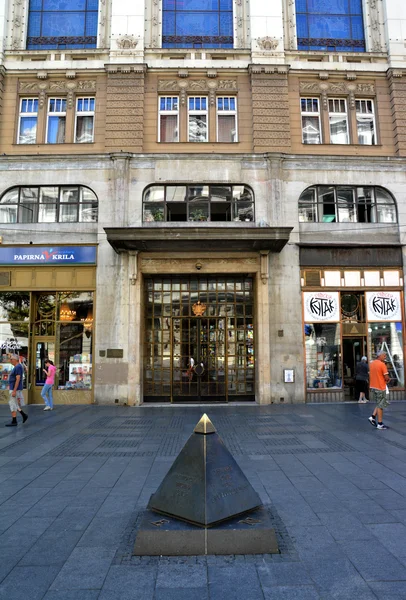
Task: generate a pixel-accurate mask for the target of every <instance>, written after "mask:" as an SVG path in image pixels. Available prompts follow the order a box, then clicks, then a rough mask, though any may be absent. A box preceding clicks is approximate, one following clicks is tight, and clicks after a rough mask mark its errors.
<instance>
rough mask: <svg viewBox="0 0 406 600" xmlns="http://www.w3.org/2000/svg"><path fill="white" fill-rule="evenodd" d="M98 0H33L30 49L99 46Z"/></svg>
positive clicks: (30, 11) (29, 18) (28, 43)
mask: <svg viewBox="0 0 406 600" xmlns="http://www.w3.org/2000/svg"><path fill="white" fill-rule="evenodd" d="M98 7H99V1H98V0H30V4H29V16H28V37H27V48H28V49H29V50H44V49H53V48H60V49H65V48H78V49H82V48H96V46H97V25H98Z"/></svg>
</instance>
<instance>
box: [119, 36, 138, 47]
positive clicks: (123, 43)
mask: <svg viewBox="0 0 406 600" xmlns="http://www.w3.org/2000/svg"><path fill="white" fill-rule="evenodd" d="M138 42H139V40H138V39H136V38H135V37H134V36H133V35H128V34H126V35H120V37H118V38H117V39H116V44H117V47H118V48H120V50H134V48H136V47H137V45H138Z"/></svg>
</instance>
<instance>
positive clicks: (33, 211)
mask: <svg viewBox="0 0 406 600" xmlns="http://www.w3.org/2000/svg"><path fill="white" fill-rule="evenodd" d="M98 204H99V203H98V200H97V196H96V194H95V193H94V192H93V191H92V190H91V189H90V188H87V187H84V186H82V185H53V186H27V187H25V186H18V187H13V188H10V189H9V190H7V191H6V192H4V194H3V195H2V196H1V197H0V224H1V223H90V222H95V221H97V218H98Z"/></svg>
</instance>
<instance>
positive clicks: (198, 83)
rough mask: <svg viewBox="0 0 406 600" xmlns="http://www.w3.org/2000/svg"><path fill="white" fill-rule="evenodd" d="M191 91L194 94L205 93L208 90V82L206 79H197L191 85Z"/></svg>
mask: <svg viewBox="0 0 406 600" xmlns="http://www.w3.org/2000/svg"><path fill="white" fill-rule="evenodd" d="M189 89H190V90H191V91H192V92H204V91H205V90H206V89H207V82H206V80H205V79H195V80H193V81H191V82H190V83H189Z"/></svg>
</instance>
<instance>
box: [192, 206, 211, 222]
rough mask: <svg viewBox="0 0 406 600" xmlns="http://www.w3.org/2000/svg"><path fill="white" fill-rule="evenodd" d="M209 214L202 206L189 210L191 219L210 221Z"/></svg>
mask: <svg viewBox="0 0 406 600" xmlns="http://www.w3.org/2000/svg"><path fill="white" fill-rule="evenodd" d="M208 218H209V217H208V215H207V213H206V212H205V211H204V210H203V209H202V208H194V209H193V210H191V211H190V212H189V221H208Z"/></svg>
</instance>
